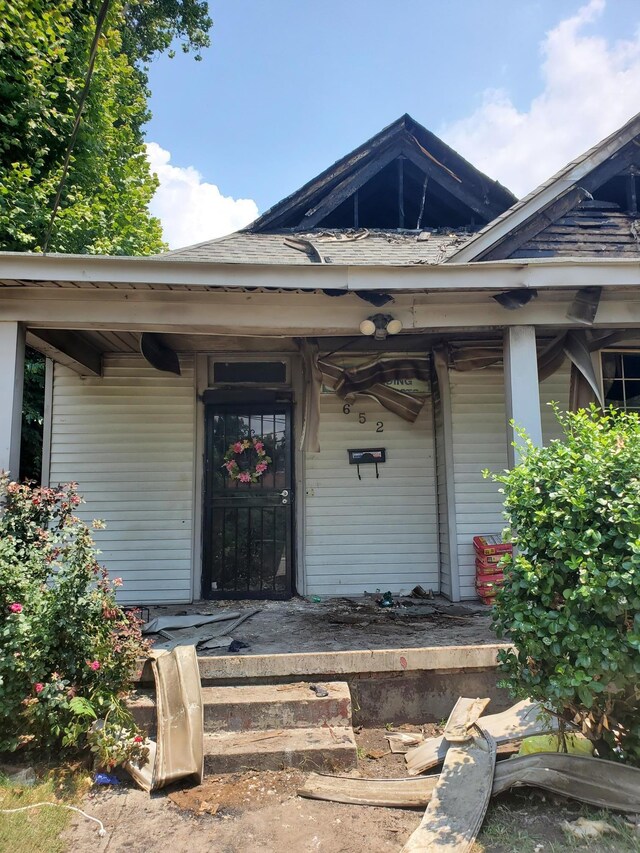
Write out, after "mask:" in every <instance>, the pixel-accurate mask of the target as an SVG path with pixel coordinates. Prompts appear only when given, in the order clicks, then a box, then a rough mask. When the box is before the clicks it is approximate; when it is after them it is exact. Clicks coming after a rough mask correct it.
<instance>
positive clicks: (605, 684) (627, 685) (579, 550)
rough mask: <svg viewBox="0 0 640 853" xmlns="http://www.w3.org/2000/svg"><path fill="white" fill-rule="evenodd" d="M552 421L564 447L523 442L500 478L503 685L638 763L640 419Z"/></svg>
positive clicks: (580, 415)
mask: <svg viewBox="0 0 640 853" xmlns="http://www.w3.org/2000/svg"><path fill="white" fill-rule="evenodd" d="M556 415H557V417H558V419H559V421H560V424H561V426H562V429H563V432H564V439H563V441H553V442H551V443H550V444H549V445H548V446H547V447H542V448H539V447H534V446H533V445H532V444H531V442H528V443H527V445H526V447H525V452H524V456H523V458H522V461H521V463H520V464H519V465H517V466H516V467H514V468H513V469H512V470H511V471H507V472H504V473H503V474H500V475H496V476H494V479H495V480H496V481H497V482H499V483H501V484H502V487H503V488H502V491H504V494H505V514H506V517H507V519H508V522H509V524H510V527H511V531H512V535H513V541H514V543H515V545H516V546H517V549H516V553H515V556H514V557H513V558H509V559H507V560H506V561H505V562H506V565H505V571H506V574H507V582H506V583H505V585H504V587H503V589H502V590H501V591H500V592H499V593H498V596H497V602H496V608H495V627H496V629H497V632H498V635H499V636H501V637H507V638H508V639H509V640H510V642H511V643H512V644H513V648H512V650H510V651H507V652H503V653H501V665H502V670H503V672H504V674H505V676H506V686H507V687H508V688H509V689H510V690H511V691H512V693H513V694H514V695H516V696H520V697H526V696H530V697H531V698H533V699H537V700H540V701H541V702H543V703H545V704H546V705H547V706H548V707H550V708H552V709H553V710H555V711H556V712H557V713H559V714H560V715H561V716H562V717H563V718H564V719H566V720H568V721H572V722H575V723H577V724H578V725H579V726H580V727H581V729H582V731H583V732H584V734H586V735H587V737H589V738H590V739H591V740H592V741H593V742H594V743H595V745H596V747H597V750H598V753H599V754H600V755H601V756H607V757H615V756H618V757H624V758H627V759H628V760H631V761H633V762H635V763H638V764H640V421H639V419H638V416H637V415H636V414H627V413H624V412H616V411H615V410H613V409H612V410H611V411H609V412H607V413H605V414H603V413H602V412H599V411H598V410H597V409H596V408H595V407H592V408H591V410H590V411H584V410H582V411H579V412H576V413H567V414H560V413H559V412H558V411H557V409H556Z"/></svg>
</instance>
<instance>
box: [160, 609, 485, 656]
mask: <svg viewBox="0 0 640 853" xmlns="http://www.w3.org/2000/svg"><path fill="white" fill-rule="evenodd" d="M376 598H381V595H380V594H372V595H367V596H363V597H360V598H331V599H326V600H323V601H319V602H314V601H308V600H306V599H304V598H294V599H291V600H289V601H260V602H259V603H258V606H259V608H260V609H259V611H258V610H257V609H256V604H257V603H256V602H255V601H197V602H195V603H194V604H192V605H182V606H180V605H175V606H173V605H172V606H161V607H151V608H150V622H151V623H152V624H153V622H154V620H156V619H158V618H164V617H174V616H196V615H205V616H207V615H215V616H218V618H219V617H220V616H223V615H224V616H225V617H226V618H225V621H216V622H215V623H213V624H211V625H202V628H203V629H204V628H207V629H210V630H211V637H212V638H213V637H214V635H216V632H217V631H218V630H220V629H221V626H224V625H227V626H231V625H234V626H237V627H234V628H233V638H234V639H237V640H240V641H242V642H243V643H246V644H247V648H244V649H241V650H240V651H238V652H235V654H243V655H260V654H285V653H288V652H326V651H350V650H361V649H388V648H421V647H424V646H460V645H485V644H491V643H495V642H496V640H495V635H494V634H493V633H492V631H491V608H490V607H487V606H485V605H482V604H478V603H477V602H469V603H465V604H451V603H450V602H449V601H447V600H446V599H444V598H441V597H438V596H436V597H435V598H433V599H429V600H427V599H421V598H416V597H409V596H401V597H400V596H398V597H394V606H391V607H382V606H380V605H379V604H378V603H377V601H376ZM247 614H248V615H249V616H251V618H250V619H249V618H248V615H247ZM243 617H244V618H243ZM241 618H243V624H242V626H241V627H239V623H238V622H235V620H236V619H238V620H239V619H241ZM244 619H248V621H244ZM226 620H234V621H233V622H232V621H226ZM158 624H160V625H161V626H162V625H165V624H166V623H162V622H161V623H158ZM199 624H201V623H199ZM163 630H168V631H169V633H171V634H172V635H174V634H178V632H177V631H172V630H171V629H169V628H168V627H165V628H163ZM193 630H197V631H199V630H200V628H197V629H193ZM228 634H231V628H229V629H228V630H222V631H221V634H217V636H222V635H228ZM158 641H159V643H160V644H161V647H165V646H163V645H162V643H163V639H162V638H161V637H158ZM191 642H196V640H192V641H191ZM203 645H204V646H208V647H206V648H203V647H201V648H200V649H199V652H200V653H201V654H206V655H209V656H211V655H226V654H228V645H229V643H226V644H225V645H224V646H223V647H222V648H217V649H213V648H212V646H214V645H215V642H213V640H212V642H211V643H209V644H207V643H204V644H203Z"/></svg>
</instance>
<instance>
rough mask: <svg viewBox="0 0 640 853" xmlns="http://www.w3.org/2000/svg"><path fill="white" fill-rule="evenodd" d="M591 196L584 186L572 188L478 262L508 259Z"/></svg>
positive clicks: (489, 250) (488, 251)
mask: <svg viewBox="0 0 640 853" xmlns="http://www.w3.org/2000/svg"><path fill="white" fill-rule="evenodd" d="M590 197H591V194H590V193H589V192H588V190H587V189H585V188H584V187H582V186H579V187H571V189H569V190H567V191H566V192H565V193H563V195H561V196H560V198H557V199H555V201H553V202H551V204H549V205H547V207H546V208H545V209H544V210H542V211H540V212H539V213H538V214H537V216H534V217H532V218H531V219H528V220H527V221H526V222H524V223H523V224H522V225H520V226H518V227H517V228H514V229H513V231H510V232H509V233H508V234H507V235H506V236H505V237H504V239H503V240H501V241H500V242H499V243H498V244H496V245H494V246H492V247H491V248H490V249H488V250H487V251H486V252H484V253H483V254H481V255H479V256H478V257H477V258H475V260H477V261H494V260H501V259H502V258H508V257H509V256H510V255H511V253H512V252H515V251H517V249H519V248H520V246H522V245H523V244H524V243H526V242H528V241H529V240H531V239H533V238H534V237H536V236H537V235H538V234H540V232H541V231H544V229H545V228H548V227H549V225H553V223H554V222H556V221H557V220H558V219H560V217H561V216H564V215H565V214H566V213H569V211H570V210H573V208H574V207H577V205H578V204H580V202H581V201H582V200H583V199H585V198H590Z"/></svg>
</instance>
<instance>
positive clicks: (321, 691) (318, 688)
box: [309, 684, 329, 699]
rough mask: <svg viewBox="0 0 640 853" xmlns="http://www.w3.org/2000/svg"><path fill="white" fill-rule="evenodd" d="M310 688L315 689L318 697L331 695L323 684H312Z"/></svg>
mask: <svg viewBox="0 0 640 853" xmlns="http://www.w3.org/2000/svg"><path fill="white" fill-rule="evenodd" d="M309 690H313V692H314V693H315V694H316V696H317V697H318V699H322V698H324V697H325V696H328V695H329V691H328V690H327V688H326V687H323V686H322V685H321V684H310V685H309Z"/></svg>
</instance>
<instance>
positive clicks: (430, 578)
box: [305, 394, 439, 595]
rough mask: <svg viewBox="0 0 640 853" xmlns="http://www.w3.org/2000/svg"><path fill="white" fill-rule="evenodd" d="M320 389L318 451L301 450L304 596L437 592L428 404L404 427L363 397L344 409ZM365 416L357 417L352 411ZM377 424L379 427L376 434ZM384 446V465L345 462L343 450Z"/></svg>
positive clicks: (431, 443) (432, 452)
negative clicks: (303, 455) (419, 588)
mask: <svg viewBox="0 0 640 853" xmlns="http://www.w3.org/2000/svg"><path fill="white" fill-rule="evenodd" d="M343 405H344V402H343V401H342V400H340V399H339V398H338V397H337V396H336V395H334V394H323V395H322V399H321V416H320V447H321V450H320V453H308V454H307V456H306V493H307V494H306V510H305V517H306V527H305V570H306V584H305V590H306V593H307V594H308V595H311V594H314V595H362V593H363V592H365V590H366V591H367V592H375V590H376V589H380V590H381V591H382V592H385V591H386V590H391V591H392V592H394V593H400V592H409V591H410V590H411V589H412V588H413V587H414V586H415V585H416V584H421V585H422V586H423V587H425V589H429V588H431V589H433V590H434V591H437V590H438V573H439V572H438V524H437V503H436V484H435V460H434V441H433V410H432V404H431V400H430V399H428V400H427V403H426V404H425V406H424V408H423V409H422V412H421V413H420V416H419V417H418V420H417V421H416V423H414V424H410V423H407V422H406V421H404V420H402V419H401V418H399V417H398V416H397V415H394V414H392V413H391V412H388V411H387V410H386V409H383V408H382V406H380V404H379V403H377V402H376V401H375V400H373V399H371V398H368V397H360V398H358V401H357V402H356V403H355V404H354V405H353V406H352V407H351V413H350V414H344V413H343ZM361 412H362V413H363V414H364V415H365V417H366V422H365V423H364V424H361V423H359V420H358V418H359V414H360V413H361ZM379 421H382V423H383V424H384V431H383V432H376V425H377V423H378V422H379ZM376 447H384V448H386V451H387V461H386V463H384V464H382V465H379V472H380V477H379V479H376V472H375V465H361V466H360V473H361V476H362V480H358V473H357V470H356V466H355V465H349V463H348V459H347V449H349V448H376Z"/></svg>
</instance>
